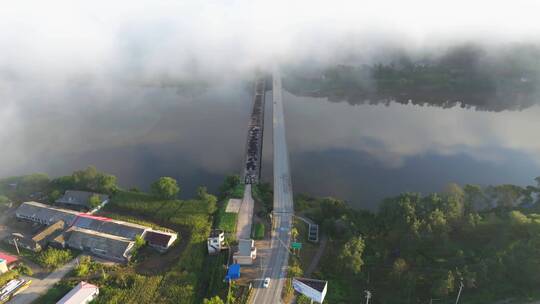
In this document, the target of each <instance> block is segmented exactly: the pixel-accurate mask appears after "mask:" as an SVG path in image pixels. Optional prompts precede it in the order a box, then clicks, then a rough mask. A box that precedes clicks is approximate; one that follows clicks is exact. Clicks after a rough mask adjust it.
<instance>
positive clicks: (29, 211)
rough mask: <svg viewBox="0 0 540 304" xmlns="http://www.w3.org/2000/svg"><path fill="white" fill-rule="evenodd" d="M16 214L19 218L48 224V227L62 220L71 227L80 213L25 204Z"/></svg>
mask: <svg viewBox="0 0 540 304" xmlns="http://www.w3.org/2000/svg"><path fill="white" fill-rule="evenodd" d="M15 214H16V215H17V216H24V217H29V218H36V219H39V220H40V221H44V222H47V224H48V225H50V224H52V223H55V222H57V221H59V220H62V221H64V222H65V223H66V224H68V225H69V224H71V223H72V222H73V221H74V220H75V218H76V217H77V215H78V214H79V212H77V211H73V210H67V209H60V208H54V207H52V206H49V205H45V204H42V203H37V202H25V203H22V205H20V206H19V208H17V211H15Z"/></svg>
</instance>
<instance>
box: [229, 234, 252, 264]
mask: <svg viewBox="0 0 540 304" xmlns="http://www.w3.org/2000/svg"><path fill="white" fill-rule="evenodd" d="M256 258H257V248H256V247H255V241H253V240H239V241H238V251H237V252H235V253H234V255H233V261H234V263H236V264H240V265H251V264H253V260H255V259H256Z"/></svg>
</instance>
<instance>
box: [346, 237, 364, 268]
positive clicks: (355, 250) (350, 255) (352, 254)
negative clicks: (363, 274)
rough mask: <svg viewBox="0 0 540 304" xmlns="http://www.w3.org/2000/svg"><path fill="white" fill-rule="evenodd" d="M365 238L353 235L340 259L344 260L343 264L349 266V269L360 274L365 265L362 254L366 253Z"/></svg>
mask: <svg viewBox="0 0 540 304" xmlns="http://www.w3.org/2000/svg"><path fill="white" fill-rule="evenodd" d="M364 248H365V244H364V240H363V239H362V237H361V236H359V237H353V238H352V239H351V240H349V241H348V242H347V243H345V245H344V246H343V249H342V250H341V254H340V260H341V261H342V262H343V264H342V265H344V266H349V268H348V269H349V270H350V271H351V272H352V273H353V274H358V273H360V271H361V270H362V266H363V265H364V260H363V259H362V254H363V253H364Z"/></svg>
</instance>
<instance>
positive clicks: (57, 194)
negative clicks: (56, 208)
mask: <svg viewBox="0 0 540 304" xmlns="http://www.w3.org/2000/svg"><path fill="white" fill-rule="evenodd" d="M61 196H62V193H60V191H58V190H53V192H51V194H49V201H50V202H51V203H54V202H56V201H57V200H58V199H59V198H60V197H61Z"/></svg>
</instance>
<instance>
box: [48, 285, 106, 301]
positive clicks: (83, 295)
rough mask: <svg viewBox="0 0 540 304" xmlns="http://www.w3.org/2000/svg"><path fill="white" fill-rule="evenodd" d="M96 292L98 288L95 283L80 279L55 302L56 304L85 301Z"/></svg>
mask: <svg viewBox="0 0 540 304" xmlns="http://www.w3.org/2000/svg"><path fill="white" fill-rule="evenodd" d="M98 292H99V288H98V287H97V286H96V285H92V284H90V283H86V282H84V281H82V282H80V283H79V284H77V286H75V287H73V289H72V290H71V291H70V292H68V293H67V294H66V295H65V296H64V297H63V298H62V299H60V301H58V302H56V304H80V303H87V302H86V301H88V299H89V298H91V297H92V296H93V295H94V294H96V293H98Z"/></svg>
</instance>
